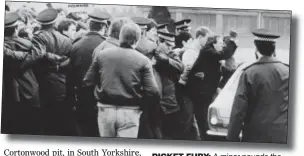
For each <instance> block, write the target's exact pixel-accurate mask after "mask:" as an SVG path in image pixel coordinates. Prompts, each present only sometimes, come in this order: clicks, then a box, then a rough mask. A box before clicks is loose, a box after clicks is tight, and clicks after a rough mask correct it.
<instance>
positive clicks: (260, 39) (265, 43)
mask: <svg viewBox="0 0 304 156" xmlns="http://www.w3.org/2000/svg"><path fill="white" fill-rule="evenodd" d="M252 33H253V35H255V36H256V38H255V40H254V44H255V46H256V49H257V51H258V52H259V53H260V54H261V55H263V56H272V55H273V54H274V52H275V43H276V41H275V39H277V38H279V37H280V36H279V35H278V34H274V33H272V32H270V30H267V29H256V30H254V31H253V32H252Z"/></svg>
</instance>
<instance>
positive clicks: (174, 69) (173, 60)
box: [154, 44, 184, 114]
mask: <svg viewBox="0 0 304 156" xmlns="http://www.w3.org/2000/svg"><path fill="white" fill-rule="evenodd" d="M159 46H162V44H160V45H159ZM163 49H165V48H159V50H160V52H161V53H165V54H166V55H167V57H168V60H167V61H156V64H155V65H154V68H155V70H156V72H157V73H158V74H159V77H160V79H159V80H160V81H161V82H160V84H161V95H162V97H161V100H160V106H161V108H162V110H163V112H164V113H165V114H171V113H174V112H177V111H178V110H179V109H180V108H179V105H178V101H177V98H176V94H177V93H176V84H177V83H178V80H179V78H180V74H181V73H182V72H183V70H184V66H183V63H182V62H181V60H180V59H179V56H178V55H175V53H173V51H171V52H167V51H164V50H163Z"/></svg>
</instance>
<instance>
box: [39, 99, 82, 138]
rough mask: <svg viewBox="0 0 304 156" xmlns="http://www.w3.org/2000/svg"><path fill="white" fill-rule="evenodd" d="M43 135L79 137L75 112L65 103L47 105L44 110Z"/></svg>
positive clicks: (55, 102) (54, 102) (58, 102)
mask: <svg viewBox="0 0 304 156" xmlns="http://www.w3.org/2000/svg"><path fill="white" fill-rule="evenodd" d="M43 125H44V126H43V133H44V134H45V135H59V136H79V133H80V132H79V127H78V125H77V123H76V116H75V112H74V111H73V108H72V106H70V105H68V104H66V103H65V102H63V101H53V102H52V103H47V104H46V105H45V106H44V108H43Z"/></svg>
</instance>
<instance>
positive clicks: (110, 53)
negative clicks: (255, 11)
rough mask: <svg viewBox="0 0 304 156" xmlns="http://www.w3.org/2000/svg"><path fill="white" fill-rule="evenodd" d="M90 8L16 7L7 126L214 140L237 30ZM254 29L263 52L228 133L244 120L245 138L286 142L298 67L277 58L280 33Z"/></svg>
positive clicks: (7, 54)
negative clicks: (292, 72) (29, 12)
mask: <svg viewBox="0 0 304 156" xmlns="http://www.w3.org/2000/svg"><path fill="white" fill-rule="evenodd" d="M88 17H89V18H88V19H86V20H83V19H81V18H80V17H78V16H77V15H76V14H72V13H71V14H68V15H65V14H64V12H63V11H62V10H60V9H57V10H56V9H54V8H48V9H45V10H43V11H42V12H40V13H38V14H37V15H36V16H34V18H32V19H31V18H28V17H25V18H24V17H23V18H22V17H21V16H20V14H18V13H17V12H7V13H6V16H5V38H4V64H3V89H2V92H3V96H2V100H3V101H2V108H3V109H2V110H3V111H2V114H3V116H2V128H1V129H2V133H9V134H35V135H61V136H86V137H98V136H100V137H127V138H145V139H176V140H207V134H206V131H207V130H208V121H207V113H208V107H209V105H210V104H211V103H212V101H213V100H214V98H215V97H216V94H217V93H218V92H219V91H220V88H223V87H224V86H225V84H226V82H227V81H228V80H229V78H230V76H231V75H232V74H233V72H234V71H235V70H236V68H237V65H236V64H235V60H234V57H233V55H234V53H235V51H236V49H237V47H238V46H237V44H236V43H237V42H236V38H237V33H236V32H235V31H231V32H230V34H229V36H226V37H222V36H221V35H216V34H214V33H213V32H212V31H211V30H210V29H209V28H207V27H204V26H201V27H199V28H198V29H197V30H196V31H195V36H192V35H191V33H190V31H189V30H190V26H189V23H190V22H191V20H189V19H184V20H181V21H178V22H176V23H175V27H176V33H170V32H169V31H168V30H167V28H166V26H167V24H164V23H162V24H158V23H156V22H155V21H154V20H153V19H149V18H144V17H120V18H115V17H111V15H109V14H108V13H106V12H103V11H102V10H100V9H94V10H93V11H92V12H91V13H89V14H88ZM254 35H255V36H257V37H260V39H256V40H255V45H256V47H257V49H258V51H257V53H256V54H257V59H259V60H260V61H262V62H260V63H256V64H255V65H252V67H248V70H246V74H244V76H243V77H241V80H240V84H239V89H238V91H237V94H236V99H235V103H234V108H233V110H232V117H231V125H233V127H232V128H231V126H230V129H229V133H228V135H229V136H228V139H229V140H230V141H236V140H237V139H239V137H238V136H239V133H240V131H241V129H242V126H241V125H242V123H243V122H244V126H245V129H243V136H245V140H246V139H247V141H253V140H254V139H257V138H259V140H258V141H260V142H265V141H266V142H267V141H268V142H269V141H270V142H271V141H273V140H279V142H280V141H282V139H279V138H282V137H284V136H286V135H287V134H285V133H286V129H285V127H286V126H287V122H286V121H285V120H287V116H286V115H287V114H286V113H287V112H286V110H287V106H288V94H287V99H286V89H287V93H288V73H289V68H288V67H287V66H286V65H284V64H282V63H280V62H279V61H274V59H275V58H274V57H273V54H274V51H275V50H274V45H275V42H274V40H273V39H275V38H278V37H279V36H276V35H272V34H271V33H270V32H269V31H267V30H257V31H256V32H255V33H254ZM265 36H266V38H267V39H265ZM258 62H259V61H258ZM269 62H270V63H269ZM264 66H267V67H264ZM254 68H257V69H254ZM263 70H264V72H263ZM247 71H248V72H247ZM250 71H252V72H255V74H252V72H250ZM260 71H262V72H260ZM269 71H270V72H269ZM261 73H262V74H264V73H266V74H268V75H266V76H264V77H262V76H260V77H259V76H256V75H259V74H261ZM268 77H271V78H272V79H268ZM264 78H265V79H264ZM242 83H243V84H242ZM265 84H272V85H268V86H266V87H265ZM282 84H284V85H283V86H282ZM279 86H280V87H279ZM278 88H279V89H278ZM261 90H263V91H261ZM265 90H266V91H265ZM267 90H268V91H270V90H271V91H273V90H275V92H267ZM257 94H259V96H257ZM260 94H261V95H260ZM262 94H264V95H262ZM266 96H267V97H268V98H266ZM269 97H270V98H269ZM282 98H283V99H282ZM286 100H287V101H286ZM265 101H266V102H265ZM258 104H260V105H258ZM252 105H254V106H252ZM263 105H269V106H267V108H266V107H264V106H263ZM271 106H273V107H271ZM248 107H249V108H248ZM252 107H256V108H252ZM255 109H259V110H260V112H259V113H257V112H255V111H254V110H255ZM247 110H249V111H253V112H250V113H249V112H248V111H247ZM246 112H247V115H248V113H249V116H246V117H245V114H246ZM255 113H256V114H255ZM267 114H268V116H267ZM269 114H271V118H269ZM252 115H256V116H258V118H255V117H252ZM252 118H253V119H252ZM268 119H269V120H268ZM258 124H260V125H262V124H263V126H265V125H267V126H268V127H266V130H265V129H262V128H261V127H256V126H257V125H258ZM246 128H247V129H246ZM248 128H249V129H250V132H248V133H250V137H248V135H247V134H246V130H248ZM261 129H262V130H261ZM269 131H272V132H273V133H272V134H273V135H275V136H276V137H275V138H278V139H273V138H274V137H271V136H272V134H269V133H270V132H269ZM267 132H268V133H267ZM259 134H260V135H265V136H268V137H257V136H258V135H259ZM251 136H255V137H251ZM285 139H286V138H285ZM283 140H284V138H283Z"/></svg>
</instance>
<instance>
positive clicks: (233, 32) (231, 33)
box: [229, 30, 238, 40]
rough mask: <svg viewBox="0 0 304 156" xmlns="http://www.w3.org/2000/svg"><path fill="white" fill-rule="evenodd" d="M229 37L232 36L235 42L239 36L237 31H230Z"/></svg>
mask: <svg viewBox="0 0 304 156" xmlns="http://www.w3.org/2000/svg"><path fill="white" fill-rule="evenodd" d="M229 36H230V38H232V39H234V40H235V39H236V38H237V36H238V34H237V32H236V31H234V30H230V31H229Z"/></svg>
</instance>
